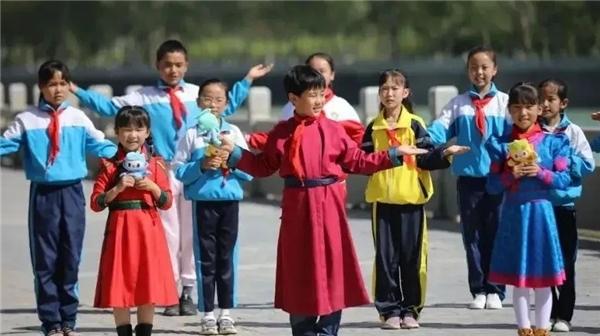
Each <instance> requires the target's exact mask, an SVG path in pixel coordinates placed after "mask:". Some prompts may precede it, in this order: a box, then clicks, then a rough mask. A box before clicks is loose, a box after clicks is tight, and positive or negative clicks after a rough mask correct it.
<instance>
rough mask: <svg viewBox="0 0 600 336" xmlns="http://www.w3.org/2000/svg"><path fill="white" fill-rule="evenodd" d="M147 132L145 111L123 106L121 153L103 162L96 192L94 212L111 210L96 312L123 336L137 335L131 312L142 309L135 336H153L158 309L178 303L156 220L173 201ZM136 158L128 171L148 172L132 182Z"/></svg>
mask: <svg viewBox="0 0 600 336" xmlns="http://www.w3.org/2000/svg"><path fill="white" fill-rule="evenodd" d="M149 129H150V119H149V117H148V113H147V112H146V111H145V110H144V109H143V108H141V107H134V106H125V107H122V108H121V109H120V110H119V112H117V116H116V120H115V131H116V134H117V138H118V140H119V151H118V152H117V154H116V155H115V156H114V157H113V158H112V159H109V160H103V162H102V170H101V172H100V174H99V175H98V177H97V178H96V183H95V184H94V190H93V192H92V199H91V207H92V210H94V211H102V210H103V209H104V208H106V207H108V208H109V214H108V220H107V223H106V232H105V234H104V243H103V245H102V254H101V257H100V269H99V271H98V283H97V285H96V298H95V300H94V306H95V307H98V308H108V307H112V308H113V315H114V318H115V324H116V326H117V334H118V335H119V336H125V335H132V334H133V330H132V327H131V322H130V318H129V308H131V307H137V308H138V309H137V322H138V324H137V326H136V327H135V333H136V335H137V336H141V335H151V334H152V320H153V317H154V306H169V305H173V304H176V303H177V302H178V297H177V290H176V288H175V280H174V279H173V272H172V271H171V270H172V268H171V261H170V260H169V251H168V248H167V242H166V239H165V233H164V230H163V226H162V222H161V220H160V217H159V215H158V209H163V210H164V209H168V208H169V207H170V206H171V202H172V195H171V190H170V187H169V179H168V173H167V168H166V164H165V162H164V161H163V160H162V158H160V157H157V156H152V155H151V153H150V150H149V148H148V147H147V146H146V139H147V138H148V137H149V136H150V131H149ZM128 154H129V155H128ZM136 154H137V155H136ZM136 156H137V158H138V160H137V161H135V162H134V163H135V164H128V166H130V167H131V166H142V167H143V166H144V165H146V164H147V167H146V169H145V170H144V169H141V170H139V171H138V175H137V176H134V175H133V174H131V171H127V170H126V169H125V167H124V165H123V162H124V161H125V162H128V163H130V162H131V161H130V159H131V158H132V157H133V158H135V157H136ZM126 157H127V160H125V158H126ZM140 158H141V159H140ZM144 159H145V160H144ZM140 175H141V176H142V177H141V176H140Z"/></svg>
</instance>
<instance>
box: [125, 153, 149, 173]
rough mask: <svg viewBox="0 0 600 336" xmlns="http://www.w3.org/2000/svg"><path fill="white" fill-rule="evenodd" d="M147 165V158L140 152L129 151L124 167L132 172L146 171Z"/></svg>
mask: <svg viewBox="0 0 600 336" xmlns="http://www.w3.org/2000/svg"><path fill="white" fill-rule="evenodd" d="M146 165H147V163H146V159H145V158H144V156H143V155H142V154H139V153H128V154H127V156H126V157H125V161H123V168H125V169H126V170H127V171H130V172H140V171H145V170H146Z"/></svg>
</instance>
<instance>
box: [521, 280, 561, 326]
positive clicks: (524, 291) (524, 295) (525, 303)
mask: <svg viewBox="0 0 600 336" xmlns="http://www.w3.org/2000/svg"><path fill="white" fill-rule="evenodd" d="M536 298H537V297H536ZM550 302H552V301H550ZM513 309H514V311H515V317H516V318H517V325H518V326H519V329H523V328H531V322H530V321H529V288H519V287H513Z"/></svg>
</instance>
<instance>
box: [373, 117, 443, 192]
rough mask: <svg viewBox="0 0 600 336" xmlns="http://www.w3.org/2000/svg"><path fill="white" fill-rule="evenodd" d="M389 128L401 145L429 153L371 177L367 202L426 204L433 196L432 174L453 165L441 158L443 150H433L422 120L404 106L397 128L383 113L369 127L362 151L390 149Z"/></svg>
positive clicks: (405, 160)
mask: <svg viewBox="0 0 600 336" xmlns="http://www.w3.org/2000/svg"><path fill="white" fill-rule="evenodd" d="M387 129H390V130H393V132H394V134H395V136H396V139H397V140H398V141H399V142H400V144H402V145H414V146H416V147H418V148H424V149H427V150H429V153H427V154H421V155H416V156H412V158H406V157H401V158H400V159H401V161H402V165H400V166H397V167H395V168H391V169H387V170H382V171H380V172H377V173H375V174H373V175H371V177H370V178H369V182H368V184H367V189H366V191H365V198H366V201H367V202H369V203H373V202H381V203H390V204H424V203H426V202H427V201H428V200H429V199H430V198H431V196H432V195H433V183H432V181H431V174H430V173H429V171H430V170H434V169H443V168H448V167H449V166H450V162H449V161H448V160H447V159H446V158H444V157H443V155H442V151H443V149H444V148H443V147H439V148H437V149H435V148H434V146H433V144H432V142H431V138H430V137H429V134H428V133H427V129H426V128H425V123H424V122H423V119H421V118H420V117H419V116H417V115H414V114H412V113H410V112H409V111H408V110H407V109H406V108H405V107H404V106H403V107H402V111H401V112H400V117H399V118H398V121H397V123H396V125H388V123H387V122H386V120H385V118H384V116H383V111H381V112H380V113H379V115H378V116H377V117H376V118H375V119H374V120H373V121H372V122H371V123H370V124H369V125H368V126H367V129H366V131H365V135H364V137H363V143H362V148H363V150H365V151H367V152H374V151H380V150H387V149H389V148H390V145H391V143H390V140H389V138H388V134H387V132H386V130H387Z"/></svg>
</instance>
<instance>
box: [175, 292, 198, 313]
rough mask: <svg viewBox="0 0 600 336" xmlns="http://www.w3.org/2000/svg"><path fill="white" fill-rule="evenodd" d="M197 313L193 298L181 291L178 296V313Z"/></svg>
mask: <svg viewBox="0 0 600 336" xmlns="http://www.w3.org/2000/svg"><path fill="white" fill-rule="evenodd" d="M197 313H198V310H197V309H196V305H195V304H194V300H193V299H192V297H191V296H190V295H189V294H188V293H186V292H183V293H182V294H181V297H180V298H179V314H180V315H181V316H194V315H196V314H197Z"/></svg>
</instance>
